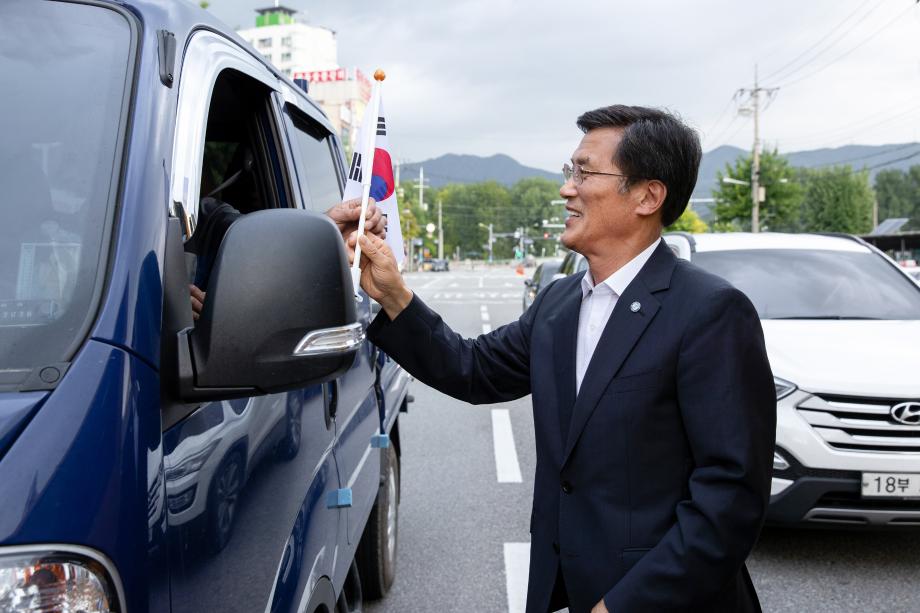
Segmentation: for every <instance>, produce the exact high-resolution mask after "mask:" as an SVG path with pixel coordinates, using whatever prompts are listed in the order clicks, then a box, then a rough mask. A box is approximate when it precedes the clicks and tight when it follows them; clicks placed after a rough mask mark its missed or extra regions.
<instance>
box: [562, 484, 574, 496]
mask: <svg viewBox="0 0 920 613" xmlns="http://www.w3.org/2000/svg"><path fill="white" fill-rule="evenodd" d="M562 491H563V492H565V493H566V494H571V493H572V484H571V483H569V482H568V481H563V482H562Z"/></svg>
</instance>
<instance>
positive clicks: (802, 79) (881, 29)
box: [780, 0, 917, 87]
mask: <svg viewBox="0 0 920 613" xmlns="http://www.w3.org/2000/svg"><path fill="white" fill-rule="evenodd" d="M916 4H917V1H916V0H915V2H914V4H911V5H908V6H907V7H906V8H905V9H904V10H903V11H901V12H899V13H898V14H897V15H895V16H894V17H893V18H892V19H891V20H890V21H888V22H886V23H885V25H883V26H882V27H880V28H879V29H877V30H876V31H875V32H873V33H872V34H870V35H869V36H868V37H866V38H865V39H863V41H862V42H860V43H859V44H857V45H856V46H855V47H851V48H850V49H849V50H847V51H845V52H843V53H841V54H840V55H838V56H837V57H835V58H834V59H833V60H831V61H830V62H828V63H827V64H825V65H824V66H822V67H821V68H818V69H817V70H814V71H812V72H809V73H808V74H805V75H802V76H800V77H799V78H797V79H793V80H792V81H787V82H786V83H782V84H780V87H789V86H790V85H793V84H795V83H799V82H801V81H804V80H805V79H809V78H811V77H813V76H815V75H816V74H818V73H820V72H823V71H824V70H826V69H827V68H828V67H830V66H833V65H834V64H836V63H837V62H839V61H840V60H842V59H843V58H845V57H847V56H848V55H850V54H851V53H853V52H854V51H856V50H857V49H859V48H860V47H862V46H863V45H865V44H866V43H868V42H869V41H871V40H872V39H873V38H875V37H876V36H878V34H879V33H881V32H882V31H883V30H885V29H886V28H888V26H890V25H891V24H893V23H894V22H895V21H897V20H898V19H900V18H901V17H902V16H903V15H904V14H905V13H907V11H909V10H910V9H912V8H913V7H914V6H915V5H916ZM792 74H794V73H792ZM787 76H791V75H787Z"/></svg>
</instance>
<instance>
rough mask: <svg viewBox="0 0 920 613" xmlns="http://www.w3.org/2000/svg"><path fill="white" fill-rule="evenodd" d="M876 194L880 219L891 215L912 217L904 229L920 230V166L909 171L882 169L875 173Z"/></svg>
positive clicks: (912, 167) (882, 219)
mask: <svg viewBox="0 0 920 613" xmlns="http://www.w3.org/2000/svg"><path fill="white" fill-rule="evenodd" d="M875 195H876V197H877V198H878V219H879V221H884V220H885V219H888V218H891V217H907V218H908V219H910V221H909V222H907V225H905V226H904V228H903V229H904V230H920V166H911V167H910V168H909V169H908V170H907V172H904V171H901V170H882V171H880V172H879V173H878V174H877V175H875Z"/></svg>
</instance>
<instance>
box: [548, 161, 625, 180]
mask: <svg viewBox="0 0 920 613" xmlns="http://www.w3.org/2000/svg"><path fill="white" fill-rule="evenodd" d="M585 175H604V176H607V177H622V178H624V179H629V178H630V176H629V175H624V174H620V173H618V172H597V171H596V170H585V169H584V168H582V167H581V166H579V165H578V164H575V165H574V167H573V166H572V165H571V164H563V165H562V176H563V177H565V180H566V181H568V180H569V179H572V180H573V182H574V183H575V185H581V184H582V182H583V181H584V180H585Z"/></svg>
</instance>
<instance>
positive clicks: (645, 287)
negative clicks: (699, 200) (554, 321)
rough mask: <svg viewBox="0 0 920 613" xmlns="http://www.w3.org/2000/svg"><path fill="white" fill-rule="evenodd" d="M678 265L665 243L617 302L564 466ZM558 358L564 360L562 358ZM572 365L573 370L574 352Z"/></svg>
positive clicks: (591, 368)
mask: <svg viewBox="0 0 920 613" xmlns="http://www.w3.org/2000/svg"><path fill="white" fill-rule="evenodd" d="M675 264H676V259H675V257H674V255H673V253H672V252H671V250H670V248H669V247H668V246H667V245H666V244H665V243H664V242H663V241H662V243H661V244H659V245H658V248H657V249H655V251H654V252H653V253H652V257H651V258H649V261H648V262H647V263H646V264H645V266H644V267H643V268H642V270H641V271H639V274H638V275H636V278H635V279H633V281H632V283H630V284H629V286H628V287H627V288H626V291H624V292H623V295H622V296H620V297H619V298H618V299H617V304H616V306H615V307H614V309H613V313H611V314H610V319H609V320H608V322H607V325H606V326H605V327H604V332H603V333H602V334H601V338H600V340H599V341H598V343H597V348H596V349H595V350H594V355H593V356H592V358H591V361H590V363H589V364H588V370H587V371H586V372H585V378H584V380H582V382H581V389H580V390H579V392H578V397H577V398H576V399H575V405H574V407H573V409H572V421H571V425H570V426H569V428H568V436H567V437H566V442H565V450H564V453H563V456H562V464H563V465H564V464H565V462H566V461H567V460H568V458H569V455H570V454H571V453H572V449H574V448H575V443H576V442H577V441H578V438H579V436H581V432H582V430H583V429H584V427H585V424H586V423H587V422H588V419H589V418H590V417H591V414H592V413H593V412H594V409H595V407H597V403H598V401H600V398H601V396H602V395H603V393H604V390H605V389H607V385H608V384H609V383H610V380H611V379H613V377H614V376H615V375H616V374H617V372H619V370H620V367H621V366H623V362H625V361H626V358H627V357H628V356H629V354H630V353H631V352H632V349H633V347H634V346H635V345H636V343H637V342H638V341H639V339H640V338H641V337H642V334H643V333H644V332H645V330H646V328H647V327H648V326H649V324H650V323H651V322H652V319H654V317H655V315H656V314H657V313H658V309H659V308H660V307H661V303H660V301H659V300H658V299H657V298H656V297H655V296H654V293H655V292H659V291H662V290H665V289H667V288H668V285H669V284H670V279H671V273H672V272H673V270H674V266H675ZM635 303H638V305H639V307H638V310H636V311H633V310H632V309H633V308H635V307H633V305H634V304H635ZM575 324H576V330H574V332H573V333H575V334H577V324H578V317H577V311H576V317H575ZM558 357H560V358H562V356H561V355H559V356H558ZM571 363H572V365H573V366H574V363H575V357H574V350H573V353H572V357H571ZM573 385H574V382H573Z"/></svg>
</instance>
